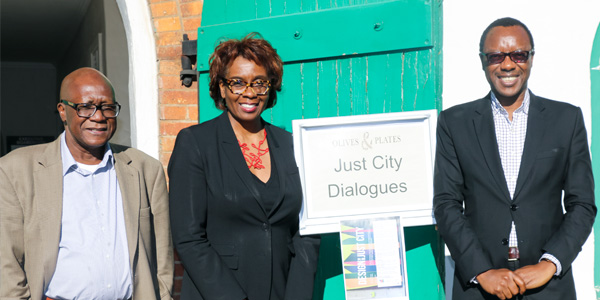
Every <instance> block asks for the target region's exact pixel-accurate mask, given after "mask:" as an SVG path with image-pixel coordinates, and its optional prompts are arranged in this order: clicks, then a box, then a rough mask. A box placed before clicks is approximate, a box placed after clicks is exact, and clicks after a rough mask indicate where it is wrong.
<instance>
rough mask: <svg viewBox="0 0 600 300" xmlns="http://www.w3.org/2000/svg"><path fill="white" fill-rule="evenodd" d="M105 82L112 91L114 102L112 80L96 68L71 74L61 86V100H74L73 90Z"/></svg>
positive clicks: (83, 69) (79, 70) (82, 69)
mask: <svg viewBox="0 0 600 300" xmlns="http://www.w3.org/2000/svg"><path fill="white" fill-rule="evenodd" d="M98 82H103V83H104V84H106V85H107V86H108V87H110V89H111V91H112V96H113V100H114V99H115V90H114V89H113V86H112V84H111V83H110V80H108V78H106V76H104V74H102V73H100V72H99V71H98V70H96V69H94V68H81V69H77V70H75V71H73V72H71V73H70V74H69V75H67V77H65V79H63V81H62V84H61V85H60V99H72V98H73V90H74V89H78V88H80V87H82V86H85V85H90V84H96V83H98Z"/></svg>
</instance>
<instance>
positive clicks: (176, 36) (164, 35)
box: [156, 31, 183, 46]
mask: <svg viewBox="0 0 600 300" xmlns="http://www.w3.org/2000/svg"><path fill="white" fill-rule="evenodd" d="M182 40H183V34H181V33H180V32H179V31H169V32H159V33H158V36H157V39H156V44H157V45H159V46H174V45H181V41H182Z"/></svg>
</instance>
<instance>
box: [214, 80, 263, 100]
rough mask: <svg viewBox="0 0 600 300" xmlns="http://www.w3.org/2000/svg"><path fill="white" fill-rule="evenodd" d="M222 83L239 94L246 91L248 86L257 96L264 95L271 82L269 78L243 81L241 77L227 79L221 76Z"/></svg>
mask: <svg viewBox="0 0 600 300" xmlns="http://www.w3.org/2000/svg"><path fill="white" fill-rule="evenodd" d="M223 83H225V85H227V87H228V88H229V90H230V91H231V92H232V93H234V94H236V95H241V94H243V93H244V92H246V89H247V88H250V89H251V90H252V92H254V93H255V94H256V95H257V96H263V95H266V94H267V92H268V91H269V88H271V82H270V81H269V80H262V79H258V80H254V81H252V82H245V81H243V80H241V79H227V78H223Z"/></svg>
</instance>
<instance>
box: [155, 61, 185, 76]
mask: <svg viewBox="0 0 600 300" xmlns="http://www.w3.org/2000/svg"><path fill="white" fill-rule="evenodd" d="M179 72H181V60H161V61H160V62H159V63H158V73H159V74H163V75H179Z"/></svg>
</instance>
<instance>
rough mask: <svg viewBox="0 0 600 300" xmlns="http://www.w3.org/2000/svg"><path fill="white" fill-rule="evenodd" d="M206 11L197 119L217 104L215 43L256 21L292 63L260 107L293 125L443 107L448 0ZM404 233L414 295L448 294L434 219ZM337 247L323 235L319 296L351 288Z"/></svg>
mask: <svg viewBox="0 0 600 300" xmlns="http://www.w3.org/2000/svg"><path fill="white" fill-rule="evenodd" d="M202 18H203V19H202V25H203V26H202V27H200V28H199V29H198V57H197V59H198V65H197V67H198V70H199V71H200V77H199V85H198V86H199V105H198V106H199V119H200V122H203V121H206V120H209V119H211V118H213V117H215V116H216V115H218V114H219V113H220V111H218V110H217V109H215V107H214V103H213V101H212V99H210V97H209V94H208V73H207V71H208V57H209V55H210V54H211V53H212V51H213V50H214V46H215V45H216V44H217V43H218V41H219V40H221V39H223V38H225V37H226V38H241V37H243V36H245V35H246V34H248V33H250V32H253V31H255V32H259V33H260V34H261V35H262V36H263V37H264V38H265V39H267V40H269V41H270V42H271V43H272V44H273V46H274V47H275V48H276V49H277V51H278V53H279V55H280V56H281V57H282V59H283V61H284V64H285V65H284V77H283V84H282V91H281V92H280V93H279V94H278V101H277V105H276V106H275V107H274V108H273V109H269V110H267V111H265V112H264V113H263V115H262V116H263V118H264V119H265V120H266V121H268V122H271V123H273V124H275V125H277V126H280V127H283V128H285V129H287V130H288V131H291V121H292V120H294V119H302V118H319V117H332V116H348V115H361V114H374V113H385V112H399V111H412V110H426V109H436V108H437V109H440V108H441V82H442V77H441V74H442V73H441V57H442V56H441V49H442V44H441V43H442V38H441V32H442V27H441V18H442V0H396V1H365V0H362V1H359V0H354V1H352V0H312V1H302V0H281V1H274V0H211V1H205V2H204V8H203V16H202ZM377 24H378V25H377ZM405 238H406V248H407V269H408V283H409V292H410V297H411V298H413V299H444V287H443V284H442V278H444V267H443V265H444V247H443V242H442V241H441V238H440V237H439V235H438V234H437V231H435V229H434V226H419V227H410V228H406V229H405ZM339 248H340V242H339V236H338V235H337V234H325V235H322V244H321V253H320V257H319V269H318V274H317V280H316V283H315V293H314V299H335V300H338V299H343V298H344V291H343V283H342V281H343V279H342V276H341V273H342V262H341V254H340V249H339ZM340 284H341V285H340ZM326 285H327V286H326ZM340 287H341V288H340Z"/></svg>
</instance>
